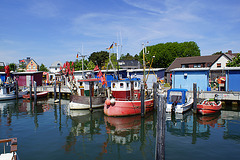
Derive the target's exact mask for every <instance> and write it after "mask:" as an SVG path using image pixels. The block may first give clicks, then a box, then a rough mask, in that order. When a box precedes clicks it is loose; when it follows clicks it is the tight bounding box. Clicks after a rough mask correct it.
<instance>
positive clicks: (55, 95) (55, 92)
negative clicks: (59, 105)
mask: <svg viewBox="0 0 240 160" xmlns="http://www.w3.org/2000/svg"><path fill="white" fill-rule="evenodd" d="M56 85H57V84H56V80H55V81H54V89H53V90H54V101H55V100H56V99H57V91H56V88H57V86H56Z"/></svg>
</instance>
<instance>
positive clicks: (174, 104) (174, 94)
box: [166, 88, 193, 113]
mask: <svg viewBox="0 0 240 160" xmlns="http://www.w3.org/2000/svg"><path fill="white" fill-rule="evenodd" d="M192 104H193V98H192V96H191V95H190V93H189V92H188V90H187V89H181V88H174V89H169V90H168V92H167V107H166V112H175V113H183V112H186V111H187V110H189V109H190V108H191V107H192Z"/></svg>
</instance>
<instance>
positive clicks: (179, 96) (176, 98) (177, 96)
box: [169, 92, 182, 103]
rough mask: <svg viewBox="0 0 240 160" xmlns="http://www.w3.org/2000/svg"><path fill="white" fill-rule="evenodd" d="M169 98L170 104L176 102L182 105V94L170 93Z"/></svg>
mask: <svg viewBox="0 0 240 160" xmlns="http://www.w3.org/2000/svg"><path fill="white" fill-rule="evenodd" d="M169 97H170V99H169V101H170V102H175V101H177V102H178V103H182V92H170V94H169Z"/></svg>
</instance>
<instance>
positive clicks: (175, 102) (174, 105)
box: [171, 101, 177, 113]
mask: <svg viewBox="0 0 240 160" xmlns="http://www.w3.org/2000/svg"><path fill="white" fill-rule="evenodd" d="M176 106H177V101H174V102H173V103H172V109H171V112H174V113H175V107H176Z"/></svg>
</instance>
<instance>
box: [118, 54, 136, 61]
mask: <svg viewBox="0 0 240 160" xmlns="http://www.w3.org/2000/svg"><path fill="white" fill-rule="evenodd" d="M133 59H134V57H133V56H132V55H130V54H129V53H127V54H126V55H123V54H122V55H121V57H120V60H133Z"/></svg>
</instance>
